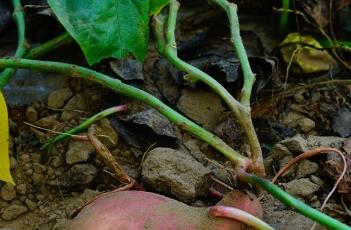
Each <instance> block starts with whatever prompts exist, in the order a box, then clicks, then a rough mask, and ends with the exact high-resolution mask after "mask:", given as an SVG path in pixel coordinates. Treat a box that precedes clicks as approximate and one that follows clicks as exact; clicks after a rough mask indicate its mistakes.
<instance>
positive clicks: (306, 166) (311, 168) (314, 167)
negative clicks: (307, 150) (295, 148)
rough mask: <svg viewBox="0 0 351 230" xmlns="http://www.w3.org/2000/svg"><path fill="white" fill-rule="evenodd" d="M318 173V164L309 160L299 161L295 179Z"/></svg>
mask: <svg viewBox="0 0 351 230" xmlns="http://www.w3.org/2000/svg"><path fill="white" fill-rule="evenodd" d="M317 171H318V164H317V163H314V162H312V161H310V160H303V161H301V162H300V163H299V164H298V166H297V170H296V178H297V179H299V178H302V177H306V176H308V175H311V174H313V173H316V172H317Z"/></svg>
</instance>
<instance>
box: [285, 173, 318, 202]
mask: <svg viewBox="0 0 351 230" xmlns="http://www.w3.org/2000/svg"><path fill="white" fill-rule="evenodd" d="M283 187H284V189H285V191H286V192H288V193H290V194H291V195H293V196H300V197H310V196H311V195H312V194H313V193H314V192H316V191H318V189H319V188H320V186H319V185H317V184H315V183H313V182H312V181H310V180H309V179H308V178H302V179H296V180H292V181H290V182H288V183H283Z"/></svg>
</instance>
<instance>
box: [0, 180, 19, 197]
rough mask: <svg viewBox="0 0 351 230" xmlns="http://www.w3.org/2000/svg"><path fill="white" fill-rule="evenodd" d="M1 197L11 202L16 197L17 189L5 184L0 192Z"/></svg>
mask: <svg viewBox="0 0 351 230" xmlns="http://www.w3.org/2000/svg"><path fill="white" fill-rule="evenodd" d="M0 196H1V198H2V199H3V200H5V201H11V200H13V199H15V197H16V189H15V186H14V185H11V184H5V185H4V186H3V187H2V188H1V191H0Z"/></svg>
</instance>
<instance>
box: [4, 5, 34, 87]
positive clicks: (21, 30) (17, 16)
mask: <svg viewBox="0 0 351 230" xmlns="http://www.w3.org/2000/svg"><path fill="white" fill-rule="evenodd" d="M11 1H12V5H13V14H12V16H13V18H14V20H15V22H16V25H17V37H18V44H17V49H16V52H15V57H18V58H21V57H23V55H24V54H25V52H26V46H27V43H26V38H25V34H26V25H25V21H24V13H23V8H22V5H21V1H20V0H11ZM15 72H16V70H15V69H10V68H7V69H4V70H3V71H2V72H1V73H0V90H1V89H2V88H3V87H4V86H5V85H6V84H7V82H8V81H9V80H10V78H11V77H12V76H13V74H14V73H15Z"/></svg>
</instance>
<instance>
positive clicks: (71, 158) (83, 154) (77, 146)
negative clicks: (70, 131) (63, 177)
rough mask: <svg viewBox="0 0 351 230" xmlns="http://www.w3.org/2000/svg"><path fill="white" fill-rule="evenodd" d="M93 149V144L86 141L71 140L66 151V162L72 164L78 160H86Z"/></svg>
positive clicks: (78, 161)
mask: <svg viewBox="0 0 351 230" xmlns="http://www.w3.org/2000/svg"><path fill="white" fill-rule="evenodd" d="M94 151H95V148H94V146H92V145H91V144H90V143H89V142H87V141H75V140H71V141H70V142H69V145H68V150H67V152H66V163H67V164H70V165H72V164H76V163H80V162H86V161H87V160H88V159H89V156H90V154H92V153H93V152H94Z"/></svg>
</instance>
